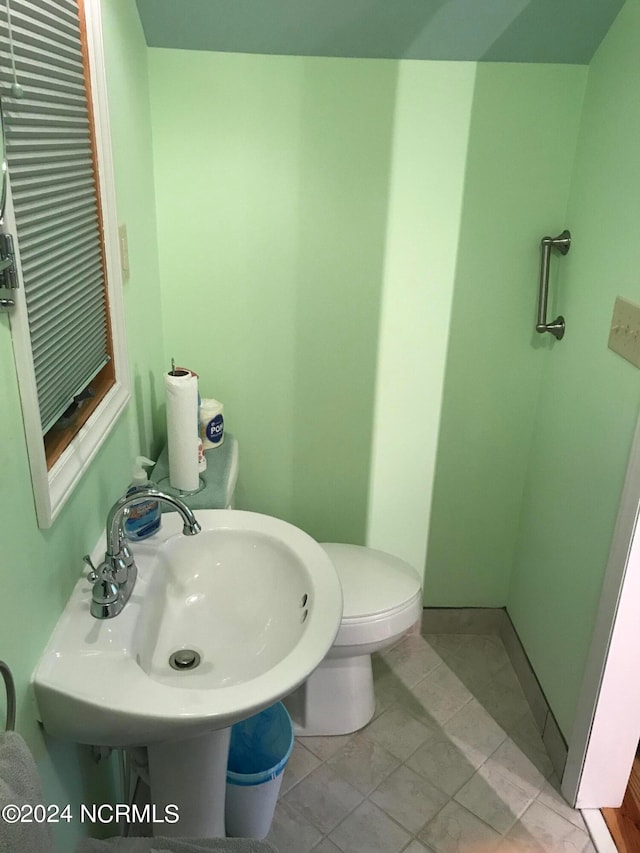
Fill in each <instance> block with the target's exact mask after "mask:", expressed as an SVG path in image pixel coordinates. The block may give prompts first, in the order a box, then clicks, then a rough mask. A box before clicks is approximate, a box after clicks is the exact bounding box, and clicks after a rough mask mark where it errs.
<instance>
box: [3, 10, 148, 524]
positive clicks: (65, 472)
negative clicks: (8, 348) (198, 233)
mask: <svg viewBox="0 0 640 853" xmlns="http://www.w3.org/2000/svg"><path fill="white" fill-rule="evenodd" d="M84 12H85V26H86V34H87V52H88V58H89V73H90V76H91V96H92V103H93V118H94V129H95V142H96V157H97V169H98V183H99V189H100V201H101V212H102V223H103V236H104V250H105V263H106V279H107V298H108V313H109V319H110V324H111V338H112V344H113V361H114V368H115V384H114V385H113V387H112V388H110V389H109V391H108V392H107V394H106V395H105V397H104V399H103V400H102V401H101V402H100V404H99V405H98V406H97V408H96V410H95V412H93V414H92V415H91V417H90V418H89V419H88V420H87V422H86V423H85V424H84V426H83V427H82V428H81V429H80V430H79V432H78V433H77V435H76V436H75V437H74V438H73V439H72V441H71V442H70V443H69V445H68V447H67V448H66V449H65V450H64V452H63V453H62V454H61V456H60V458H59V459H58V460H57V461H56V463H55V464H54V465H53V467H52V468H51V469H50V470H47V459H46V455H45V447H44V440H43V436H42V427H41V423H40V411H39V407H38V395H37V390H36V380H35V372H34V367H33V355H32V351H31V338H30V335H29V324H28V318H27V304H26V298H25V293H24V287H22V282H21V284H20V287H19V289H18V290H16V291H14V292H13V293H12V296H13V298H14V299H15V303H16V304H15V308H14V310H13V313H12V314H11V333H12V338H13V350H14V355H15V361H16V370H17V374H18V385H19V390H20V399H21V403H22V415H23V419H24V431H25V438H26V444H27V452H28V454H29V467H30V469H31V481H32V484H33V495H34V500H35V506H36V515H37V519H38V526H39V527H41V528H47V527H50V526H51V524H52V523H53V521H54V520H55V519H56V517H57V516H58V514H59V513H60V510H61V509H62V507H63V506H64V504H65V503H66V501H67V500H68V499H69V496H70V495H71V493H72V491H73V489H74V487H75V486H76V484H77V483H78V481H79V480H80V478H81V477H82V475H83V474H84V472H85V471H86V470H87V468H88V467H89V465H90V463H91V461H92V460H93V458H94V457H95V455H96V453H97V452H98V450H99V449H100V447H101V446H102V444H103V443H104V441H105V439H106V438H107V436H108V435H109V433H110V432H111V429H112V428H113V426H114V425H115V423H116V421H117V419H118V418H119V416H120V415H121V414H122V412H123V411H124V409H125V408H126V406H127V403H128V402H129V400H130V399H131V379H130V374H129V359H128V354H127V339H126V328H125V314H124V300H123V295H122V271H121V266H120V249H119V243H118V221H117V213H116V198H115V182H114V177H113V157H112V152H111V137H110V133H109V108H108V100H107V80H106V74H105V67H104V50H103V42H102V19H101V14H100V0H85V2H84ZM4 224H5V228H4V230H6V231H8V232H9V233H12V234H14V235H15V234H16V223H15V216H14V211H13V202H12V199H11V176H10V175H9V185H8V192H7V206H6V210H5V216H4ZM16 261H17V266H18V274H19V276H20V278H21V273H20V269H21V267H20V247H19V246H18V245H17V240H16Z"/></svg>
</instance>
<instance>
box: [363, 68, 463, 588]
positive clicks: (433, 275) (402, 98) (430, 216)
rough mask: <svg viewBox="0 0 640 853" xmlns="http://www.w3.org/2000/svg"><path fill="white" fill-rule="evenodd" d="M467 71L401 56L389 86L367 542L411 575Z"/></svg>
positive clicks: (455, 209)
mask: <svg viewBox="0 0 640 853" xmlns="http://www.w3.org/2000/svg"><path fill="white" fill-rule="evenodd" d="M476 67H477V66H476V64H475V63H470V62H457V63H447V62H402V63H400V68H399V73H398V85H397V91H396V104H395V116H394V130H393V151H392V163H391V181H390V188H389V201H388V204H389V214H388V219H387V233H386V235H385V263H384V278H383V300H382V309H381V317H380V328H379V332H378V356H377V369H376V405H375V412H374V424H373V454H372V460H371V478H370V490H369V509H368V519H367V521H368V524H367V544H368V545H370V546H371V547H374V548H380V549H381V550H383V551H390V552H391V553H393V554H397V555H398V556H400V557H402V558H403V559H405V560H407V561H408V562H409V563H410V564H411V565H413V566H415V568H416V569H418V570H419V571H420V572H422V571H423V569H424V562H425V553H426V545H427V527H428V521H429V513H430V502H431V490H432V483H433V473H434V469H435V459H436V447H437V438H438V425H439V422H440V402H441V399H442V387H443V382H444V372H445V359H446V352H447V340H448V336H449V322H450V316H451V301H452V295H453V284H454V276H455V265H456V257H457V251H458V240H459V236H460V215H461V209H462V194H463V185H464V176H465V163H466V158H467V142H468V139H469V122H470V118H471V105H472V101H473V93H474V82H475V76H476ZM436 127H437V132H434V128H436Z"/></svg>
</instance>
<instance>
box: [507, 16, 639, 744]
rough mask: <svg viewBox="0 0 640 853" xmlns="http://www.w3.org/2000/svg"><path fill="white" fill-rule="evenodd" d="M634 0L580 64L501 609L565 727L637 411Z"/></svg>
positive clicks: (571, 712) (590, 626)
mask: <svg viewBox="0 0 640 853" xmlns="http://www.w3.org/2000/svg"><path fill="white" fill-rule="evenodd" d="M639 40H640V3H639V2H638V0H629V2H627V4H626V5H625V6H624V8H623V10H622V12H621V13H620V16H619V17H618V19H617V20H616V22H615V24H614V26H613V28H612V29H611V31H610V33H609V35H608V36H607V38H606V40H605V41H604V42H603V44H602V46H601V47H600V49H599V51H598V53H597V54H596V56H595V57H594V59H593V62H592V64H591V66H590V68H589V76H588V84H587V91H586V99H585V106H584V113H583V119H582V126H581V130H580V141H579V146H578V151H577V157H576V163H575V171H574V177H573V181H572V187H571V195H570V201H569V208H568V214H567V217H566V223H565V224H566V225H567V226H568V227H570V229H571V232H572V235H573V245H572V247H571V251H570V253H569V255H568V256H567V257H566V259H564V260H563V268H562V276H561V282H560V297H559V306H560V307H561V309H562V312H563V313H564V314H565V315H566V319H567V334H566V337H565V339H564V340H563V341H562V343H560V344H558V345H556V346H554V348H553V351H552V352H550V353H549V354H548V356H547V358H546V360H545V366H544V374H543V380H542V386H541V395H540V400H539V405H538V410H537V416H536V421H535V426H534V441H533V445H532V452H531V460H530V470H529V476H528V482H527V488H526V490H525V492H524V500H523V503H522V525H521V530H520V535H519V539H518V550H517V559H516V562H515V567H514V572H513V578H512V582H511V589H510V593H509V599H508V607H509V611H510V613H511V615H512V617H513V619H514V622H515V625H516V628H517V629H518V631H519V633H520V636H521V637H522V639H523V641H524V644H525V646H526V649H527V652H528V654H529V657H530V659H531V661H532V663H533V666H534V667H535V669H536V672H537V674H538V677H539V679H540V681H541V683H542V686H543V687H544V689H545V692H546V694H547V698H548V699H549V701H550V703H551V707H552V709H553V710H554V712H555V714H556V717H557V719H558V722H559V724H560V727H561V728H562V730H563V732H564V734H565V736H566V737H569V736H570V734H571V727H572V724H573V719H574V714H575V708H576V702H577V697H578V694H579V689H580V684H581V681H582V675H583V671H584V665H585V662H586V656H587V653H588V649H589V644H590V639H591V633H592V630H593V622H594V617H595V612H596V608H597V603H598V599H599V596H600V587H601V584H602V578H603V573H604V569H605V566H606V563H607V558H608V552H609V546H610V542H611V536H612V531H613V525H614V521H615V517H616V513H617V508H618V502H619V498H620V493H621V489H622V483H623V479H624V475H625V470H626V465H627V459H628V454H629V450H630V446H631V440H632V435H633V430H634V428H635V424H636V418H637V415H638V405H639V403H640V391H639V385H638V371H637V369H636V368H634V367H633V366H632V365H631V364H629V363H628V362H626V361H624V360H623V359H622V358H620V356H618V355H616V354H615V353H613V352H611V351H610V350H609V349H608V348H607V340H608V336H609V326H610V323H611V314H612V311H613V304H614V300H615V297H616V296H618V295H621V296H626V297H627V298H630V299H632V300H634V301H636V302H640V285H639V283H638V269H639V268H640V243H639V241H638V225H639V223H640V158H639V157H638V144H637V141H638V139H639V138H640V100H639V99H638V95H637V92H638V85H639V81H640V53H639V52H638V43H639Z"/></svg>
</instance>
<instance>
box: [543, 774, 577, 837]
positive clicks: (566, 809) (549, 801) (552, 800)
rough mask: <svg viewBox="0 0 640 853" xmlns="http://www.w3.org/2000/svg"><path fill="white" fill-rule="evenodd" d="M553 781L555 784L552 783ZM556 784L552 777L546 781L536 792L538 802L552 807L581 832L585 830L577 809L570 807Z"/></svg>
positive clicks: (555, 779)
mask: <svg viewBox="0 0 640 853" xmlns="http://www.w3.org/2000/svg"><path fill="white" fill-rule="evenodd" d="M554 782H555V785H554V784H553V783H554ZM557 785H558V782H557V778H555V777H553V778H552V779H550V780H549V781H547V783H546V785H545V786H544V788H543V789H542V791H540V793H539V794H538V802H539V803H542V804H543V805H545V806H547V807H548V808H550V809H553V811H554V812H557V814H559V815H560V817H563V818H564V819H565V820H568V821H569V822H570V823H572V824H573V825H574V826H577V827H578V828H579V829H581V830H582V831H583V832H586V831H587V828H586V826H585V822H584V820H583V818H582V814H581V812H580V811H579V809H572V808H571V806H570V805H569V803H567V801H566V800H565V798H564V797H563V796H562V794H561V793H560V792H559V791H558V788H557V787H556V786H557Z"/></svg>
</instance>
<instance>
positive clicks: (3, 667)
mask: <svg viewBox="0 0 640 853" xmlns="http://www.w3.org/2000/svg"><path fill="white" fill-rule="evenodd" d="M0 674H1V675H2V677H3V679H4V686H5V689H6V691H7V721H6V723H5V727H4V728H5V731H7V732H12V731H13V730H14V728H15V725H16V686H15V684H14V681H13V675H12V674H11V670H10V669H9V667H8V666H7V664H6V663H5V662H4V661H3V660H0Z"/></svg>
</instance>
